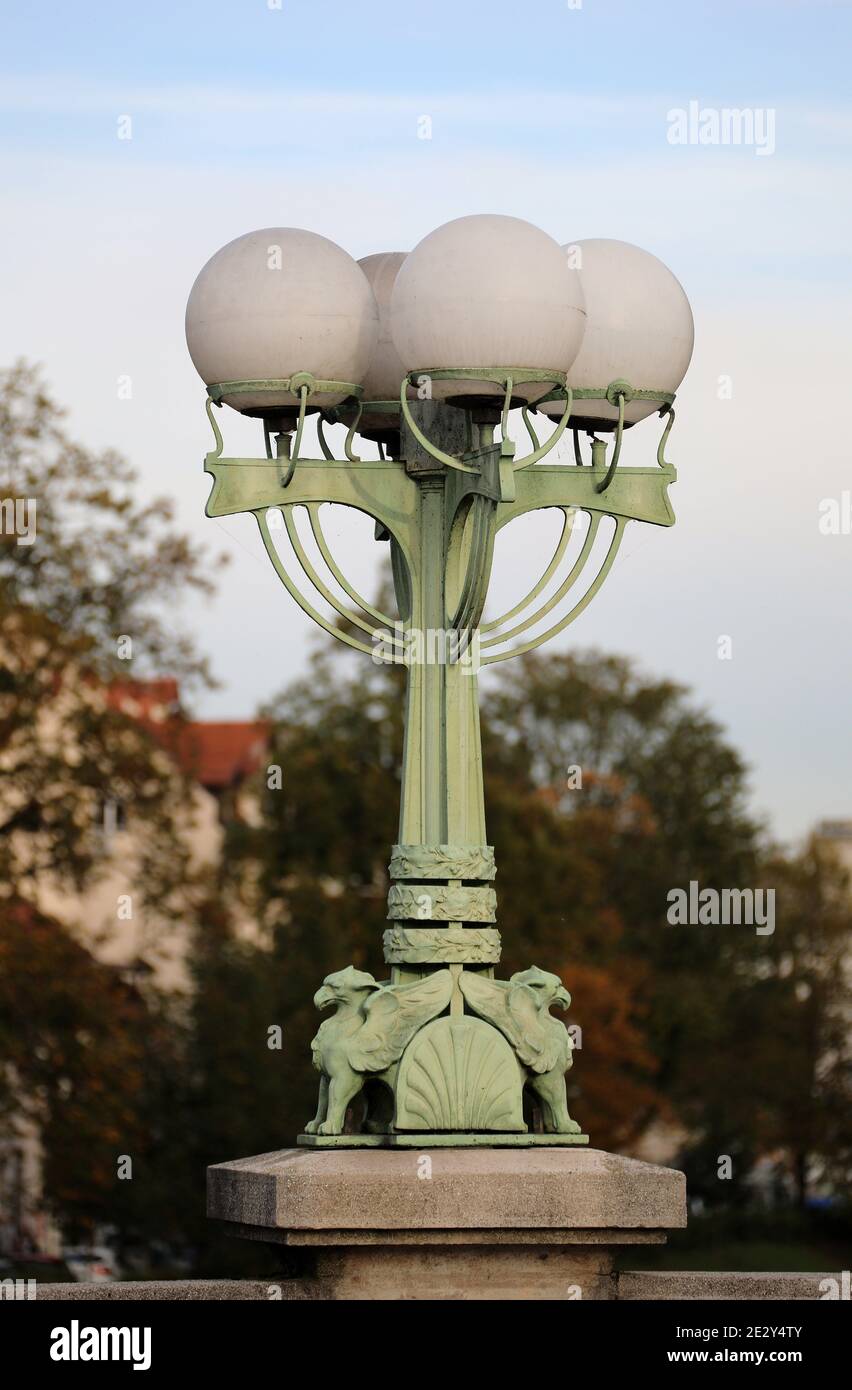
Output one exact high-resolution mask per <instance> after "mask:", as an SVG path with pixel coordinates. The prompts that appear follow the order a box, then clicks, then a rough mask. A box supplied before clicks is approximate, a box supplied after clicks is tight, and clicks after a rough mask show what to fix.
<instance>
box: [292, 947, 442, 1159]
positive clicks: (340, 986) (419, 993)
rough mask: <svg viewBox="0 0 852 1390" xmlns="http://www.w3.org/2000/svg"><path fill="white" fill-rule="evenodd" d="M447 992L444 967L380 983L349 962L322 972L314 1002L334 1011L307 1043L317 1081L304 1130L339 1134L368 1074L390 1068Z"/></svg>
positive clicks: (436, 1008)
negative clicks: (316, 1093)
mask: <svg viewBox="0 0 852 1390" xmlns="http://www.w3.org/2000/svg"><path fill="white" fill-rule="evenodd" d="M452 992H453V977H452V975H451V973H450V971H449V970H436V971H435V972H434V974H432V975H428V976H426V978H425V979H422V980H416V981H415V982H414V983H413V984H408V985H391V984H379V983H378V982H377V981H376V980H375V979H374V978H373V976H372V975H370V974H368V973H367V972H366V971H364V970H356V969H355V968H354V966H351V965H349V966H347V967H346V969H345V970H338V971H336V972H335V974H333V975H326V977H325V979H324V980H323V983H322V986H321V987H320V989H318V990H317V992H316V994H315V995H314V1004H315V1005H316V1007H317V1008H318V1009H328V1008H331V1006H332V1005H334V1004H336V1005H337V1009H336V1012H335V1014H334V1017H333V1018H327V1019H326V1020H325V1021H324V1022H323V1023H321V1024H320V1026H319V1031H318V1033H317V1035H316V1037H315V1038H314V1040H313V1042H312V1043H311V1053H312V1055H313V1061H314V1066H315V1067H316V1069H317V1071H318V1072H319V1073H320V1076H321V1079H320V1091H319V1104H318V1106H317V1113H316V1115H315V1116H314V1118H313V1119H312V1120H310V1121H309V1122H308V1124H307V1125H306V1126H305V1130H306V1132H307V1133H308V1134H342V1133H343V1126H344V1122H345V1119H346V1110H347V1107H348V1106H349V1105H350V1103H351V1102H352V1101H353V1100H354V1099H355V1097H356V1096H357V1095H358V1093H359V1091H360V1090H361V1089H362V1087H363V1086H364V1083H365V1082H366V1081H367V1079H368V1077H369V1075H371V1074H372V1075H376V1074H378V1073H381V1072H387V1071H388V1069H389V1068H391V1067H393V1066H394V1065H395V1063H396V1062H398V1061H399V1059H400V1057H401V1055H402V1053H403V1051H404V1050H405V1048H406V1046H407V1045H408V1043H409V1042H410V1041H411V1039H412V1038H413V1037H414V1034H415V1033H416V1032H417V1030H418V1029H419V1028H422V1026H423V1024H424V1023H428V1022H429V1021H430V1020H431V1019H433V1018H435V1017H436V1016H437V1015H438V1014H439V1013H442V1012H443V1010H444V1009H446V1008H447V1006H448V1004H449V1002H450V995H451V994H452Z"/></svg>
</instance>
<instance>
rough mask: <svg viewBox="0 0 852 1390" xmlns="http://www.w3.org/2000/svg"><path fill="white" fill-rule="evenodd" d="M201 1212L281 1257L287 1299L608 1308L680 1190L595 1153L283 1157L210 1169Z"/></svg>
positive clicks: (673, 1209) (671, 1174) (671, 1217)
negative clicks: (597, 1304)
mask: <svg viewBox="0 0 852 1390" xmlns="http://www.w3.org/2000/svg"><path fill="white" fill-rule="evenodd" d="M207 1210H208V1215H209V1216H211V1217H213V1218H216V1219H218V1220H220V1221H224V1222H226V1223H227V1224H228V1227H229V1228H230V1230H231V1232H232V1234H234V1235H237V1236H243V1237H246V1238H248V1239H250V1240H259V1241H263V1242H266V1243H267V1244H275V1245H276V1246H278V1247H279V1249H280V1252H281V1254H282V1256H283V1257H284V1258H283V1266H284V1270H285V1273H286V1277H284V1278H283V1279H282V1283H281V1288H282V1296H283V1297H284V1298H299V1299H300V1298H327V1299H538V1298H546V1299H564V1300H571V1299H590V1298H593V1299H606V1298H615V1297H616V1286H615V1279H614V1278H613V1273H612V1271H613V1264H614V1259H615V1254H616V1252H617V1250H618V1248H619V1247H620V1246H624V1245H643V1244H645V1245H647V1244H662V1243H663V1242H664V1241H665V1239H666V1232H667V1231H668V1230H672V1229H675V1228H678V1227H682V1226H685V1225H686V1183H685V1179H684V1176H683V1174H682V1173H679V1172H677V1171H675V1170H674V1169H671V1168H659V1167H655V1166H654V1165H652V1164H649V1163H640V1162H637V1161H636V1160H635V1159H629V1158H620V1157H618V1156H617V1155H615V1154H608V1153H604V1152H602V1151H601V1150H599V1149H578V1148H566V1149H559V1148H548V1149H532V1150H530V1149H497V1148H495V1149H487V1148H476V1149H446V1148H443V1149H442V1148H435V1149H429V1148H423V1149H422V1150H417V1149H411V1150H407V1151H405V1150H381V1149H379V1150H376V1149H362V1150H341V1149H330V1150H309V1149H282V1150H280V1151H279V1152H277V1153H270V1154H261V1155H259V1156H257V1157H255V1158H243V1159H237V1160H236V1161H235V1162H233V1163H219V1164H216V1165H215V1166H214V1167H212V1168H210V1169H208V1202H207Z"/></svg>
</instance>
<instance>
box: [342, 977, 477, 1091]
mask: <svg viewBox="0 0 852 1390" xmlns="http://www.w3.org/2000/svg"><path fill="white" fill-rule="evenodd" d="M452 992H453V977H452V975H451V974H450V972H449V970H436V971H435V973H434V974H433V975H427V976H426V978H425V979H423V980H415V982H414V984H411V985H386V986H385V987H384V988H383V989H381V990H378V991H377V992H376V993H375V994H374V995H372V997H371V998H370V999H368V1000H367V1003H366V1004H365V1006H364V1012H365V1014H366V1019H365V1021H364V1024H363V1026H362V1027H361V1028H359V1029H358V1032H357V1033H356V1034H355V1036H354V1038H353V1039H352V1041H351V1043H350V1045H349V1048H348V1052H347V1057H348V1061H349V1065H350V1066H351V1067H352V1069H353V1071H384V1070H385V1068H386V1067H389V1066H391V1064H392V1063H393V1062H396V1061H398V1060H399V1058H400V1056H401V1055H402V1052H403V1050H404V1049H405V1047H406V1046H407V1045H408V1043H409V1042H410V1041H411V1039H412V1038H413V1037H414V1034H415V1033H416V1032H417V1030H418V1028H422V1026H423V1024H424V1023H428V1022H429V1020H430V1019H433V1018H435V1017H436V1016H437V1015H438V1014H439V1013H441V1012H442V1010H443V1009H445V1008H446V1007H447V1005H448V1004H449V1002H450V995H451V994H452Z"/></svg>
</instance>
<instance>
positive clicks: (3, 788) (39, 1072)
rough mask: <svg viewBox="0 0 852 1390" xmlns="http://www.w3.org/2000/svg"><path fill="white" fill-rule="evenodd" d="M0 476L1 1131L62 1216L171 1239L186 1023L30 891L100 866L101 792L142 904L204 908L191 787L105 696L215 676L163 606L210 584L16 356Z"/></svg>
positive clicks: (181, 910)
mask: <svg viewBox="0 0 852 1390" xmlns="http://www.w3.org/2000/svg"><path fill="white" fill-rule="evenodd" d="M0 480H2V481H0V505H2V520H3V527H2V534H0V769H2V783H0V1116H3V1117H4V1119H5V1124H6V1127H7V1129H8V1128H9V1127H12V1126H13V1124H14V1121H13V1116H14V1115H18V1116H21V1115H24V1116H27V1117H28V1118H29V1119H30V1120H31V1121H35V1122H37V1123H38V1126H39V1127H40V1131H41V1137H42V1142H43V1145H44V1152H45V1181H46V1187H47V1191H48V1194H49V1201H50V1204H51V1206H52V1208H53V1210H54V1212H55V1213H56V1214H57V1215H58V1216H59V1217H60V1218H61V1219H62V1221H63V1222H64V1223H65V1224H66V1225H67V1226H69V1227H71V1226H73V1227H74V1229H76V1230H80V1229H82V1228H85V1227H88V1228H91V1226H92V1225H93V1224H94V1223H95V1222H97V1221H101V1222H103V1221H109V1222H110V1224H113V1225H116V1226H118V1227H119V1228H121V1229H123V1230H124V1231H125V1233H128V1234H129V1233H132V1232H133V1231H136V1232H137V1233H138V1232H139V1231H142V1230H146V1231H147V1232H148V1233H149V1234H150V1233H151V1232H152V1230H154V1231H157V1230H158V1229H159V1231H162V1230H163V1229H165V1228H169V1227H173V1228H177V1229H179V1228H180V1225H181V1216H180V1209H181V1205H184V1206H185V1204H186V1191H187V1188H186V1184H185V1177H186V1172H187V1170H186V1168H182V1167H181V1156H183V1157H184V1158H186V1159H187V1160H188V1155H189V1150H188V1149H187V1146H186V1144H185V1142H184V1139H183V1137H182V1136H181V1133H180V1131H179V1129H178V1128H176V1117H177V1116H178V1115H179V1114H180V1113H181V1109H182V1108H183V1104H184V1101H185V1099H186V1092H185V1089H184V1071H185V1066H184V1064H183V1063H182V1062H181V1060H180V1059H181V1055H182V1049H184V1047H185V1041H186V1040H185V1037H184V1033H183V1027H182V1022H181V1020H179V1019H177V1018H176V1017H173V1016H170V1014H169V1012H168V1010H167V1009H166V1008H165V1007H164V1005H163V1002H162V1001H161V1000H160V999H159V998H158V997H157V995H156V993H155V992H154V991H153V990H151V989H150V988H148V989H146V990H145V991H144V992H140V990H139V989H138V988H137V987H136V986H134V985H133V984H132V983H130V982H129V980H128V978H126V977H124V976H122V975H121V974H120V973H119V972H116V970H115V969H112V968H108V967H106V966H104V965H102V964H99V963H98V961H97V960H95V959H93V958H92V956H91V955H90V954H89V952H88V951H87V950H85V949H84V947H83V946H82V945H81V944H79V942H78V941H77V940H76V939H75V938H74V936H73V935H72V932H71V930H70V929H71V928H73V927H74V925H75V924H74V923H71V922H59V921H57V920H53V919H51V918H49V917H48V916H46V915H45V914H44V912H42V911H40V910H39V900H40V895H41V893H42V890H43V889H44V887H45V885H46V884H51V885H52V886H53V887H54V888H55V889H56V890H59V891H61V890H62V889H63V888H65V887H67V888H71V889H81V888H83V887H85V886H87V885H88V884H89V883H91V882H92V881H93V880H95V879H96V878H97V875H98V872H99V868H100V865H101V863H102V862H103V855H102V837H101V826H100V824H99V820H98V810H99V807H100V806H101V804H102V802H103V800H104V798H105V797H108V798H110V799H112V800H115V801H117V802H119V803H123V804H124V805H125V807H126V810H127V814H128V819H129V824H130V825H131V827H132V830H133V839H134V844H135V847H136V855H135V859H134V861H133V862H132V863H128V864H127V866H126V869H127V878H128V892H129V893H132V895H133V898H134V913H135V915H136V916H137V917H138V916H139V915H140V914H142V915H147V917H148V918H150V919H154V920H158V921H162V923H163V924H164V927H165V928H166V929H169V928H170V926H171V924H174V923H182V924H184V925H189V926H190V927H191V926H192V925H193V924H194V923H195V922H196V921H198V919H199V917H200V916H201V915H203V912H204V910H205V904H206V903H207V901H208V897H209V894H210V893H211V889H212V885H211V884H209V883H208V882H207V881H206V879H205V877H204V876H203V875H202V874H201V873H197V872H195V871H193V870H192V868H191V866H190V863H189V860H188V855H187V851H186V849H185V847H184V844H185V842H184V839H183V835H182V832H183V829H184V828H185V824H186V820H187V818H188V817H189V815H190V814H191V803H190V784H189V782H188V780H187V779H186V778H185V777H184V776H183V774H182V773H181V772H180V770H179V767H178V765H177V762H176V761H175V759H174V757H173V756H171V754H170V750H169V746H168V743H167V741H166V740H165V738H164V735H163V734H162V733H160V734H159V735H156V736H155V731H154V730H153V729H152V728H151V727H149V726H146V724H145V723H144V721H140V720H135V719H132V718H129V717H128V716H127V715H125V714H123V713H122V712H121V710H120V709H118V708H117V707H116V705H115V703H114V701H112V700H111V698H110V692H111V690H112V688H113V685H114V683H115V682H122V683H126V682H127V681H128V677H129V676H130V675H131V674H132V677H133V678H134V680H138V679H144V678H146V677H150V676H155V675H156V676H160V675H162V674H163V673H164V672H168V673H170V674H171V675H173V676H175V677H178V678H180V679H181V680H182V681H183V682H184V683H185V684H188V685H189V686H190V688H192V687H193V686H194V685H195V686H197V685H198V684H199V683H203V682H205V681H206V680H207V679H208V674H207V667H206V664H205V662H204V660H203V659H202V658H200V657H199V656H198V654H197V653H196V651H195V649H194V646H193V642H192V639H191V638H190V637H189V636H187V635H186V633H184V632H182V631H181V629H180V627H179V625H178V624H177V623H176V622H175V614H176V604H177V602H178V600H179V597H180V593H181V592H182V591H186V590H187V589H188V590H190V591H191V590H196V591H201V592H206V591H208V589H209V584H208V582H207V580H206V578H205V577H204V573H203V569H202V564H201V558H200V557H199V556H198V555H197V554H196V553H195V552H194V551H193V549H192V548H191V546H190V545H189V543H188V541H187V540H186V539H185V538H184V537H183V536H181V535H180V534H179V533H178V532H177V531H176V530H175V529H174V525H173V508H172V506H171V504H170V503H169V502H167V501H165V500H163V499H155V500H153V501H151V502H145V503H140V502H139V501H138V500H137V499H136V495H135V475H134V473H133V471H132V469H131V468H129V466H128V465H127V464H126V463H125V462H124V461H123V460H122V459H121V458H120V457H118V455H116V454H115V453H113V452H111V451H107V452H105V453H99V454H96V453H92V452H91V451H89V450H86V449H85V448H83V447H82V446H81V445H79V444H77V443H76V442H75V441H74V440H73V439H71V438H70V437H69V436H68V434H67V433H66V431H65V428H64V425H63V423H62V412H61V411H60V410H59V409H58V407H57V406H56V404H55V403H54V402H53V400H52V399H51V398H50V396H49V394H48V392H47V391H46V389H45V387H44V385H43V383H42V380H41V377H40V375H39V373H38V371H37V370H36V369H35V368H33V367H31V366H28V365H26V364H25V363H18V364H16V365H15V366H14V367H13V368H11V369H9V370H7V371H4V372H2V373H0ZM23 521H25V522H27V526H26V529H24V528H23V527H22V526H21V525H19V524H18V523H19V522H23ZM21 541H23V542H24V543H19V542H21ZM30 542H31V543H30ZM131 653H132V660H127V659H125V658H127V657H128V655H130V654H131ZM174 736H175V738H176V739H177V738H178V737H179V729H175V735H174ZM119 1153H126V1154H129V1155H130V1156H131V1157H132V1158H134V1159H136V1160H138V1162H137V1168H136V1174H135V1177H134V1180H133V1181H132V1182H117V1181H116V1158H117V1155H118V1154H119ZM146 1156H147V1158H148V1159H150V1160H151V1161H150V1162H149V1163H148V1165H147V1171H146V1163H145V1159H146ZM192 1177H193V1189H195V1188H196V1187H197V1183H198V1181H199V1174H198V1173H194V1174H193V1175H192ZM166 1178H170V1179H171V1181H170V1182H169V1181H165V1180H164V1179H166Z"/></svg>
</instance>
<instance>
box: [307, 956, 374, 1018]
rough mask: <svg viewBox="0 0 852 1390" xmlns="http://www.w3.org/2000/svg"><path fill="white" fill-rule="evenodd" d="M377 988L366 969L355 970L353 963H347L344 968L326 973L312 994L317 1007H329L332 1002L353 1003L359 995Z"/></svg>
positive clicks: (369, 992)
mask: <svg viewBox="0 0 852 1390" xmlns="http://www.w3.org/2000/svg"><path fill="white" fill-rule="evenodd" d="M379 988H380V986H379V985H378V984H377V982H376V981H375V980H374V979H373V976H372V975H370V974H368V972H367V971H366V970H356V969H355V967H354V965H347V967H346V969H345V970H336V971H335V972H334V974H333V975H326V977H325V979H324V980H323V982H322V984H321V985H320V987H319V989H318V990H317V992H316V994H315V995H314V1004H315V1005H316V1007H317V1008H318V1009H330V1008H331V1006H332V1004H354V1003H355V1002H356V1001H357V1000H358V996H359V995H367V994H371V993H372V992H373V990H376V989H379Z"/></svg>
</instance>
